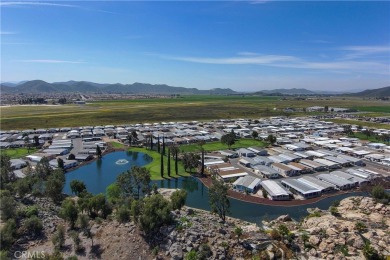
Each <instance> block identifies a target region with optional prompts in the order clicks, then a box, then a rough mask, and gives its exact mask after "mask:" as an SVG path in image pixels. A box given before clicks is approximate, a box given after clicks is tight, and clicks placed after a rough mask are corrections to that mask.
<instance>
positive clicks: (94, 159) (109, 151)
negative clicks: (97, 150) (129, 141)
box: [64, 147, 128, 174]
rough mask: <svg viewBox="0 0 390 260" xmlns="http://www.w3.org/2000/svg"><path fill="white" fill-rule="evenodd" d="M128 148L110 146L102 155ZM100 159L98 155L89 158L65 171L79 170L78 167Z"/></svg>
mask: <svg viewBox="0 0 390 260" xmlns="http://www.w3.org/2000/svg"><path fill="white" fill-rule="evenodd" d="M127 150H128V148H114V147H108V148H107V149H106V150H105V151H104V152H103V153H102V157H103V156H104V155H107V154H110V153H113V152H120V151H127ZM97 160H99V158H98V157H94V158H93V159H91V160H89V161H83V162H81V163H79V164H77V165H76V166H75V167H72V168H69V169H66V170H65V171H64V173H65V174H66V173H67V172H71V171H74V170H77V169H78V168H80V167H83V166H86V165H88V164H91V163H93V162H95V161H97Z"/></svg>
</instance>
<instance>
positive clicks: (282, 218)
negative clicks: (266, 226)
mask: <svg viewBox="0 0 390 260" xmlns="http://www.w3.org/2000/svg"><path fill="white" fill-rule="evenodd" d="M276 221H278V222H285V221H292V219H291V217H290V216H289V215H282V216H280V217H278V218H277V219H276Z"/></svg>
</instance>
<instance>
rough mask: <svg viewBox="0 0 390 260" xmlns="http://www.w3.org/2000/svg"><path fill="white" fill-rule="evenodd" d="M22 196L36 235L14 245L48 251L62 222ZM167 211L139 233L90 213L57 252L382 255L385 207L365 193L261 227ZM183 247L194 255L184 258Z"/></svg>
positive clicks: (389, 250)
mask: <svg viewBox="0 0 390 260" xmlns="http://www.w3.org/2000/svg"><path fill="white" fill-rule="evenodd" d="M29 199H30V200H31V201H32V202H33V203H35V204H37V205H38V206H39V207H40V209H41V213H40V215H39V217H40V218H41V219H42V220H43V223H44V236H42V237H41V238H40V239H35V240H32V239H30V240H29V239H28V238H26V239H24V240H23V241H20V247H22V249H23V250H28V251H30V252H32V251H44V252H46V254H53V253H54V249H53V244H52V242H51V238H52V237H53V234H55V230H56V225H58V224H64V225H67V224H66V223H65V222H64V221H63V220H62V219H59V218H58V217H56V216H55V215H56V212H57V210H58V209H57V208H56V207H53V206H52V205H51V203H50V201H48V200H42V199H37V198H34V197H30V198H29ZM172 215H173V216H174V222H173V223H172V224H171V225H169V226H164V227H162V228H161V229H160V231H159V232H158V233H157V234H154V236H153V237H145V236H144V235H143V233H142V231H141V230H139V228H138V227H137V225H136V224H135V223H133V222H128V223H119V222H117V221H116V220H114V218H111V219H108V220H99V219H97V220H90V225H92V228H91V232H92V234H93V240H91V239H90V238H88V237H87V236H85V235H84V234H83V233H82V232H81V231H80V234H79V236H80V238H81V243H80V244H81V248H83V250H82V251H79V252H75V250H74V242H73V240H72V239H71V238H70V235H69V233H67V235H66V239H65V245H64V246H63V248H62V249H61V250H60V253H61V255H62V256H63V257H64V258H66V257H68V256H77V259H175V260H178V259H184V258H186V259H282V258H284V259H292V258H298V259H366V258H365V255H364V254H366V255H367V254H375V252H377V253H378V254H379V255H390V229H389V226H390V207H389V206H388V205H383V204H381V203H377V202H375V201H374V200H373V199H371V198H366V197H350V198H347V199H344V200H342V201H341V202H340V204H339V205H338V206H337V207H335V208H333V209H332V210H331V212H330V211H322V210H319V209H312V210H311V211H310V214H309V215H308V217H306V218H305V219H304V220H302V221H301V222H296V221H293V220H291V218H290V217H289V216H281V217H279V218H278V219H276V220H273V221H271V222H264V223H263V224H264V227H258V226H256V225H254V224H251V223H248V222H245V221H241V220H237V219H233V218H228V219H227V221H226V223H222V222H221V221H220V220H219V218H218V217H217V216H216V215H212V214H210V213H209V212H205V211H201V210H195V209H192V208H188V207H184V208H183V209H182V210H176V211H173V212H172ZM237 230H239V231H240V230H241V232H239V231H237ZM240 233H242V234H240ZM92 245H93V246H92ZM18 250H20V248H19V249H18ZM191 255H192V256H193V257H197V258H188V257H190V256H191ZM195 255H196V256H195ZM140 257H141V258H140Z"/></svg>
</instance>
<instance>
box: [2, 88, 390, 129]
mask: <svg viewBox="0 0 390 260" xmlns="http://www.w3.org/2000/svg"><path fill="white" fill-rule="evenodd" d="M310 106H329V107H348V108H359V109H361V111H366V110H365V109H366V108H368V111H366V112H374V111H380V112H381V113H385V112H386V113H388V114H390V112H388V111H390V103H389V102H384V101H377V100H363V99H361V98H342V97H332V98H321V99H312V100H295V99H294V98H293V97H289V98H287V99H283V98H282V97H263V96H241V95H237V96H217V95H213V96H211V95H210V96H207V95H197V96H181V97H179V98H154V99H139V100H115V101H97V102H90V103H88V104H86V105H74V104H68V105H56V106H47V105H35V106H10V107H1V116H0V125H1V129H2V130H10V129H32V128H50V127H65V126H69V127H72V126H86V125H92V126H93V125H108V124H114V125H117V124H129V123H139V122H162V121H186V120H202V121H207V120H213V119H221V118H227V119H228V118H240V117H242V118H253V119H256V118H260V117H268V116H277V115H291V116H298V115H307V113H303V112H302V108H306V107H310ZM285 108H296V109H298V110H300V111H301V112H299V111H298V112H293V113H286V112H284V111H283V109H285Z"/></svg>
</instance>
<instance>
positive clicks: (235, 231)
mask: <svg viewBox="0 0 390 260" xmlns="http://www.w3.org/2000/svg"><path fill="white" fill-rule="evenodd" d="M242 233H243V230H242V228H241V227H236V228H235V229H234V234H235V235H236V237H237V243H240V237H241V236H242Z"/></svg>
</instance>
